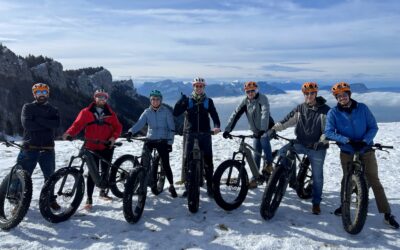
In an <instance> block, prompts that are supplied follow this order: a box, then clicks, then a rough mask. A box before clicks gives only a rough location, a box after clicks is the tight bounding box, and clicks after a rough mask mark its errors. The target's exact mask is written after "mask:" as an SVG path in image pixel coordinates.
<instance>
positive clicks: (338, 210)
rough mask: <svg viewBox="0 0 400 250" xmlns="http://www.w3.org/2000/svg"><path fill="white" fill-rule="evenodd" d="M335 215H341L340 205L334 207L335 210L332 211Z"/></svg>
mask: <svg viewBox="0 0 400 250" xmlns="http://www.w3.org/2000/svg"><path fill="white" fill-rule="evenodd" d="M333 214H334V215H336V216H342V206H340V207H338V208H336V210H335V212H333Z"/></svg>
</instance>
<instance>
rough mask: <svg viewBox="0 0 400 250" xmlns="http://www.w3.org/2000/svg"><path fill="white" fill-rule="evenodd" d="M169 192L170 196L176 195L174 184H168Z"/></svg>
mask: <svg viewBox="0 0 400 250" xmlns="http://www.w3.org/2000/svg"><path fill="white" fill-rule="evenodd" d="M168 191H169V193H170V194H171V197H172V198H176V197H178V194H177V193H176V190H175V187H174V186H172V185H171V186H169V188H168Z"/></svg>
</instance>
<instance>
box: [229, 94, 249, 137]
mask: <svg viewBox="0 0 400 250" xmlns="http://www.w3.org/2000/svg"><path fill="white" fill-rule="evenodd" d="M245 111H246V99H244V100H243V101H242V102H241V103H240V104H239V105H238V106H237V107H236V109H235V110H234V111H233V113H232V114H231V117H230V118H229V121H228V125H226V127H225V131H227V132H231V131H232V130H233V129H234V128H235V126H236V123H237V122H238V121H239V119H240V117H241V116H242V115H243V113H244V112H245Z"/></svg>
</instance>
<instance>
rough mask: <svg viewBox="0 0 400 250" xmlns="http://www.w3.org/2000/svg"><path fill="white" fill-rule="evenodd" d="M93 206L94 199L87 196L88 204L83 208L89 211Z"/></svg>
mask: <svg viewBox="0 0 400 250" xmlns="http://www.w3.org/2000/svg"><path fill="white" fill-rule="evenodd" d="M92 208H93V200H92V198H87V200H86V204H85V205H84V206H83V209H85V210H87V211H89V210H91V209H92Z"/></svg>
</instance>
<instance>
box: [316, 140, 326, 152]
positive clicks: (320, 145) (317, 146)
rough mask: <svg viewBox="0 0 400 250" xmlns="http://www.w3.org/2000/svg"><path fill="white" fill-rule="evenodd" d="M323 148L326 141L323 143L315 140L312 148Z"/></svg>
mask: <svg viewBox="0 0 400 250" xmlns="http://www.w3.org/2000/svg"><path fill="white" fill-rule="evenodd" d="M325 148H326V143H324V142H322V141H319V142H316V143H314V145H313V149H314V150H321V149H325Z"/></svg>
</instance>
